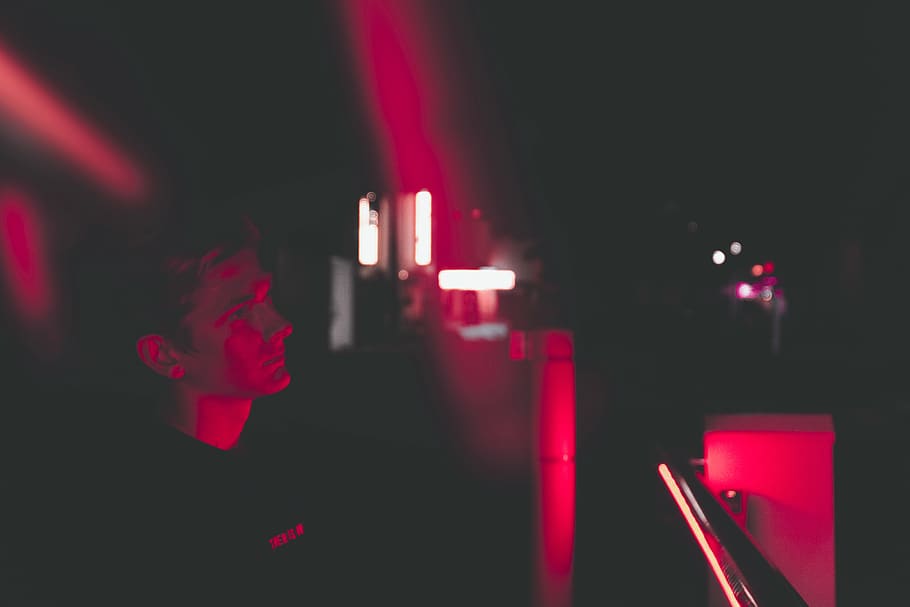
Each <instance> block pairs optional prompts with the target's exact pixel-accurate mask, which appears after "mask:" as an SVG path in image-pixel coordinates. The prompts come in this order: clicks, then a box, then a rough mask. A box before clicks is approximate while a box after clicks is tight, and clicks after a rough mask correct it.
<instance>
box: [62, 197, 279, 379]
mask: <svg viewBox="0 0 910 607" xmlns="http://www.w3.org/2000/svg"><path fill="white" fill-rule="evenodd" d="M262 244H263V241H262V238H261V233H260V231H259V229H258V228H257V227H256V225H255V224H254V223H253V221H252V220H251V219H250V218H249V216H247V215H244V214H241V213H234V212H229V211H224V212H221V211H220V210H217V209H215V210H205V212H200V211H190V210H180V211H177V212H172V213H170V214H169V216H168V217H167V218H165V219H164V220H162V221H160V222H158V223H157V224H156V225H155V226H154V227H153V228H151V229H149V230H148V232H147V233H145V234H142V235H139V236H133V237H132V238H131V239H130V240H129V241H127V242H124V240H123V239H122V238H121V237H120V236H119V235H116V234H109V233H104V232H103V231H102V232H101V233H99V234H96V235H94V236H93V237H89V238H87V239H86V241H85V242H83V243H82V245H81V246H79V247H76V249H75V250H74V251H72V252H71V259H70V268H69V278H70V281H71V285H70V289H69V291H70V293H71V294H72V298H71V301H70V310H69V312H70V319H69V320H70V324H71V329H72V330H71V337H72V338H73V340H74V341H75V346H76V349H75V356H76V357H77V358H78V359H79V361H78V363H77V366H78V367H80V368H82V369H84V370H85V371H88V372H93V373H94V372H100V373H101V375H102V376H108V378H109V379H110V380H111V381H113V382H120V383H125V384H127V385H126V386H125V387H126V388H132V387H134V386H136V385H138V386H140V389H144V388H143V387H142V386H143V385H145V384H148V382H149V378H150V377H153V375H152V374H151V373H150V372H149V370H148V369H146V368H144V365H143V364H142V362H141V361H140V360H139V357H138V356H137V354H136V341H137V340H138V339H139V338H140V337H141V336H143V335H148V334H157V335H161V336H162V337H165V338H166V339H169V340H171V341H172V342H173V343H174V344H175V345H177V346H178V347H179V348H182V349H184V350H185V351H192V349H193V341H192V338H193V336H192V335H191V334H190V332H189V330H188V328H187V327H186V325H185V324H184V320H185V318H186V315H187V314H188V313H189V312H190V311H191V310H192V308H193V298H192V296H193V293H194V292H195V291H196V289H197V288H198V287H199V285H200V283H201V280H202V277H203V275H204V274H205V272H206V271H207V270H208V269H210V268H212V267H214V266H216V265H217V264H219V263H221V262H222V261H224V260H225V259H227V258H228V257H231V256H233V255H234V254H236V253H238V252H240V251H241V250H244V249H249V248H253V249H255V250H256V251H257V253H259V252H261V248H262ZM114 375H116V377H113V376H114ZM102 381H105V380H104V378H103V377H102Z"/></svg>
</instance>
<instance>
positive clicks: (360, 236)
mask: <svg viewBox="0 0 910 607" xmlns="http://www.w3.org/2000/svg"><path fill="white" fill-rule="evenodd" d="M374 213H375V211H371V210H370V201H369V200H367V199H366V198H361V199H360V205H359V207H358V213H357V217H358V222H357V223H358V230H357V260H358V261H359V262H360V265H364V266H375V265H376V264H377V263H378V262H379V225H378V223H379V221H378V217H376V216H375V215H374Z"/></svg>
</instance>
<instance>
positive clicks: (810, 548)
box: [703, 413, 837, 605]
mask: <svg viewBox="0 0 910 607" xmlns="http://www.w3.org/2000/svg"><path fill="white" fill-rule="evenodd" d="M703 444H704V458H705V478H704V482H705V485H706V486H707V487H708V489H710V490H711V492H712V493H714V494H715V495H717V494H718V493H719V492H720V491H723V490H724V489H729V488H735V489H737V490H738V491H742V492H743V493H745V494H748V495H749V504H750V508H751V513H750V515H749V524H748V531H749V533H750V534H751V535H752V537H753V539H754V540H755V543H756V545H757V546H758V547H759V548H760V549H761V550H762V552H763V553H765V554H766V555H767V558H768V560H769V561H770V562H772V563H774V566H775V567H777V568H778V569H779V570H780V572H781V574H783V576H784V577H786V578H787V580H789V582H790V583H791V584H792V585H793V587H794V588H795V589H796V591H797V592H798V593H799V594H800V595H801V596H802V597H803V598H804V599H805V601H806V603H808V604H809V605H833V604H834V603H835V598H836V595H837V591H836V559H835V554H836V553H835V550H836V544H837V542H836V537H835V497H834V496H835V490H834V485H835V482H834V481H835V479H834V444H835V431H834V422H833V420H832V418H831V416H830V415H829V414H795V413H761V414H758V413H755V414H745V413H739V414H728V415H712V416H709V417H708V418H706V420H705V432H704V435H703Z"/></svg>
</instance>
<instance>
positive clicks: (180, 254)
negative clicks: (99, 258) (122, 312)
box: [131, 215, 261, 350]
mask: <svg viewBox="0 0 910 607" xmlns="http://www.w3.org/2000/svg"><path fill="white" fill-rule="evenodd" d="M260 244H261V233H260V231H259V229H258V228H257V227H256V225H255V224H254V223H253V222H252V220H251V219H250V218H249V217H248V216H245V215H229V216H228V217H227V218H226V219H221V220H217V221H213V220H211V219H210V218H209V219H206V218H204V217H198V216H186V215H182V216H181V217H180V221H179V223H178V225H166V226H165V230H164V231H163V232H162V233H161V234H160V235H158V236H155V237H153V238H152V239H151V240H150V242H148V243H140V244H139V245H138V246H136V247H135V250H134V251H133V252H132V257H134V258H135V259H136V264H135V268H136V270H137V272H136V275H135V276H134V280H132V281H131V282H132V283H133V285H134V288H136V287H138V288H139V292H138V293H136V294H134V295H133V297H134V298H135V299H136V301H134V302H131V306H132V308H133V310H134V311H135V312H137V313H138V314H137V318H136V321H137V324H136V327H135V330H134V333H135V335H134V336H133V339H134V340H135V339H136V338H138V337H140V336H141V335H144V334H149V333H155V334H159V335H162V336H163V337H166V338H168V339H170V340H171V341H173V342H174V343H175V344H176V345H177V346H178V347H180V348H182V349H185V350H192V347H193V344H192V335H190V334H189V332H188V330H187V327H186V326H185V325H184V324H183V321H184V319H185V318H186V315H187V314H188V313H189V312H190V311H192V309H193V301H192V296H193V293H195V291H196V289H197V288H198V287H199V285H200V282H201V280H202V277H203V275H204V274H205V273H206V272H207V271H208V270H209V269H211V268H213V267H214V266H216V265H218V264H219V263H221V262H222V261H224V260H225V259H227V258H229V257H231V256H233V255H235V254H236V253H238V252H240V251H241V250H244V249H249V248H253V249H256V250H257V251H258V249H259V245H260ZM135 278H139V279H140V280H139V281H138V282H137V281H136V280H135ZM143 327H144V328H143Z"/></svg>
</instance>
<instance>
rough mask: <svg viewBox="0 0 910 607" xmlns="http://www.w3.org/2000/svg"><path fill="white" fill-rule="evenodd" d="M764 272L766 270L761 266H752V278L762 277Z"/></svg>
mask: <svg viewBox="0 0 910 607" xmlns="http://www.w3.org/2000/svg"><path fill="white" fill-rule="evenodd" d="M764 271H765V269H764V268H763V267H762V266H761V264H755V265H754V266H752V276H756V277H758V276H761V275H762V273H763V272H764Z"/></svg>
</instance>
